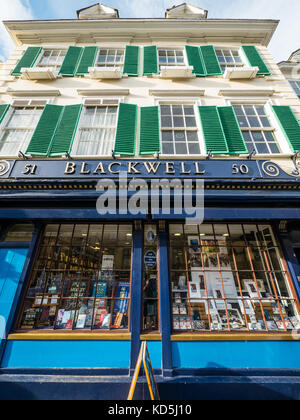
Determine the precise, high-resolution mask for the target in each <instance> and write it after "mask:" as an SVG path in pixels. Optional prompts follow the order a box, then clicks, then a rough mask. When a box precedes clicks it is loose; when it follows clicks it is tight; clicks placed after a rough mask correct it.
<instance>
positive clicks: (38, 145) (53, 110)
mask: <svg viewBox="0 0 300 420" xmlns="http://www.w3.org/2000/svg"><path fill="white" fill-rule="evenodd" d="M63 109H64V107H63V106H58V105H46V106H45V108H44V111H43V113H42V115H41V118H40V120H39V122H38V125H37V126H36V129H35V131H34V133H33V135H32V137H31V140H30V143H29V146H28V148H27V150H26V153H28V154H30V155H36V156H47V155H48V152H49V148H50V145H51V143H52V139H53V137H54V135H55V132H56V129H57V126H58V123H59V121H60V117H61V114H62V111H63Z"/></svg>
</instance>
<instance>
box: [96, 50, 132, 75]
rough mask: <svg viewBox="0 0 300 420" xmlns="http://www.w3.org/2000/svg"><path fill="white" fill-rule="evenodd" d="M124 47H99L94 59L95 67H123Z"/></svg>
mask: <svg viewBox="0 0 300 420" xmlns="http://www.w3.org/2000/svg"><path fill="white" fill-rule="evenodd" d="M124 56H125V50H124V49H112V48H101V49H100V50H99V54H98V57H97V60H96V64H95V65H96V66H97V67H114V68H119V69H120V70H122V69H123V64H124Z"/></svg>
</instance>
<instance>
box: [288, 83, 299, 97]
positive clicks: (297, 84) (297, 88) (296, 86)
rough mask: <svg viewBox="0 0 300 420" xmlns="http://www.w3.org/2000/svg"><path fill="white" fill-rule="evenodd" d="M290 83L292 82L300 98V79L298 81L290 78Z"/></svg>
mask: <svg viewBox="0 0 300 420" xmlns="http://www.w3.org/2000/svg"><path fill="white" fill-rule="evenodd" d="M290 84H291V86H292V88H293V89H294V91H295V93H296V95H298V96H299V98H300V80H298V81H296V80H290Z"/></svg>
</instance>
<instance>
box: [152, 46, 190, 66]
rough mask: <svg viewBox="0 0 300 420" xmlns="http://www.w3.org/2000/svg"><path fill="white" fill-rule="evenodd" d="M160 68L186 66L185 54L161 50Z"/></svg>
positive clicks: (159, 53)
mask: <svg viewBox="0 0 300 420" xmlns="http://www.w3.org/2000/svg"><path fill="white" fill-rule="evenodd" d="M158 63H159V66H160V67H161V66H184V65H185V59H184V52H183V50H175V49H161V48H159V50H158Z"/></svg>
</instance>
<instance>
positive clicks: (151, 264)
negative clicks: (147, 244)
mask: <svg viewBox="0 0 300 420" xmlns="http://www.w3.org/2000/svg"><path fill="white" fill-rule="evenodd" d="M144 261H145V266H146V267H147V268H148V269H149V270H151V269H154V268H155V267H156V264H157V256H156V253H155V252H154V251H147V252H146V254H145V257H144Z"/></svg>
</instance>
